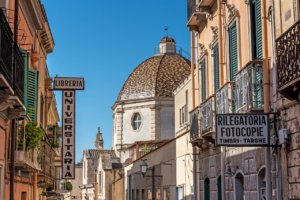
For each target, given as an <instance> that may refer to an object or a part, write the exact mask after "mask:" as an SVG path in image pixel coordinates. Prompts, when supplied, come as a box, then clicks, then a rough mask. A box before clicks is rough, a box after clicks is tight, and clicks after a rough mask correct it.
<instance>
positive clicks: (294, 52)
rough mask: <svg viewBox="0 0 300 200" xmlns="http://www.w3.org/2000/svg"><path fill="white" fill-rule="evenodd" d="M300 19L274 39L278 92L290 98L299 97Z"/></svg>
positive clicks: (297, 98) (295, 98) (296, 98)
mask: <svg viewBox="0 0 300 200" xmlns="http://www.w3.org/2000/svg"><path fill="white" fill-rule="evenodd" d="M299 49H300V21H298V22H296V23H295V24H294V25H293V26H292V27H291V28H289V29H288V30H287V31H286V32H285V33H283V34H282V35H281V36H280V37H279V38H278V39H277V40H276V54H277V57H276V65H277V76H278V88H279V92H280V93H281V94H282V95H283V96H285V97H286V98H288V99H290V100H299V99H300V67H299V63H300V53H299Z"/></svg>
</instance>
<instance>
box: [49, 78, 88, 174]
mask: <svg viewBox="0 0 300 200" xmlns="http://www.w3.org/2000/svg"><path fill="white" fill-rule="evenodd" d="M53 89H54V90H62V128H61V131H62V151H61V156H62V179H75V91H76V90H83V89H84V79H83V78H66V77H64V78H62V77H55V78H54V85H53Z"/></svg>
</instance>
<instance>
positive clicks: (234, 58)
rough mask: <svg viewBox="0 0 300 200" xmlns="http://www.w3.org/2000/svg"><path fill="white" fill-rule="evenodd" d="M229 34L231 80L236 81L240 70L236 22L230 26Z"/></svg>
mask: <svg viewBox="0 0 300 200" xmlns="http://www.w3.org/2000/svg"><path fill="white" fill-rule="evenodd" d="M228 35H229V64H230V81H234V80H235V77H236V74H237V71H238V48H237V28H236V22H234V23H232V24H231V25H230V26H229V28H228Z"/></svg>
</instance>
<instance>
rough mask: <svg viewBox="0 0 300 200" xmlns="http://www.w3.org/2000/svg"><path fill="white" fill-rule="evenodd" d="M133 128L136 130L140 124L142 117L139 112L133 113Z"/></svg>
mask: <svg viewBox="0 0 300 200" xmlns="http://www.w3.org/2000/svg"><path fill="white" fill-rule="evenodd" d="M131 125H132V128H133V130H138V129H139V128H140V127H141V125H142V117H141V115H140V113H134V114H133V117H132V122H131Z"/></svg>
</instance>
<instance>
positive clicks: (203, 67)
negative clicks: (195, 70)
mask: <svg viewBox="0 0 300 200" xmlns="http://www.w3.org/2000/svg"><path fill="white" fill-rule="evenodd" d="M200 66H201V89H202V101H204V100H205V99H206V65H205V59H203V60H202V61H201V63H200Z"/></svg>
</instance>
